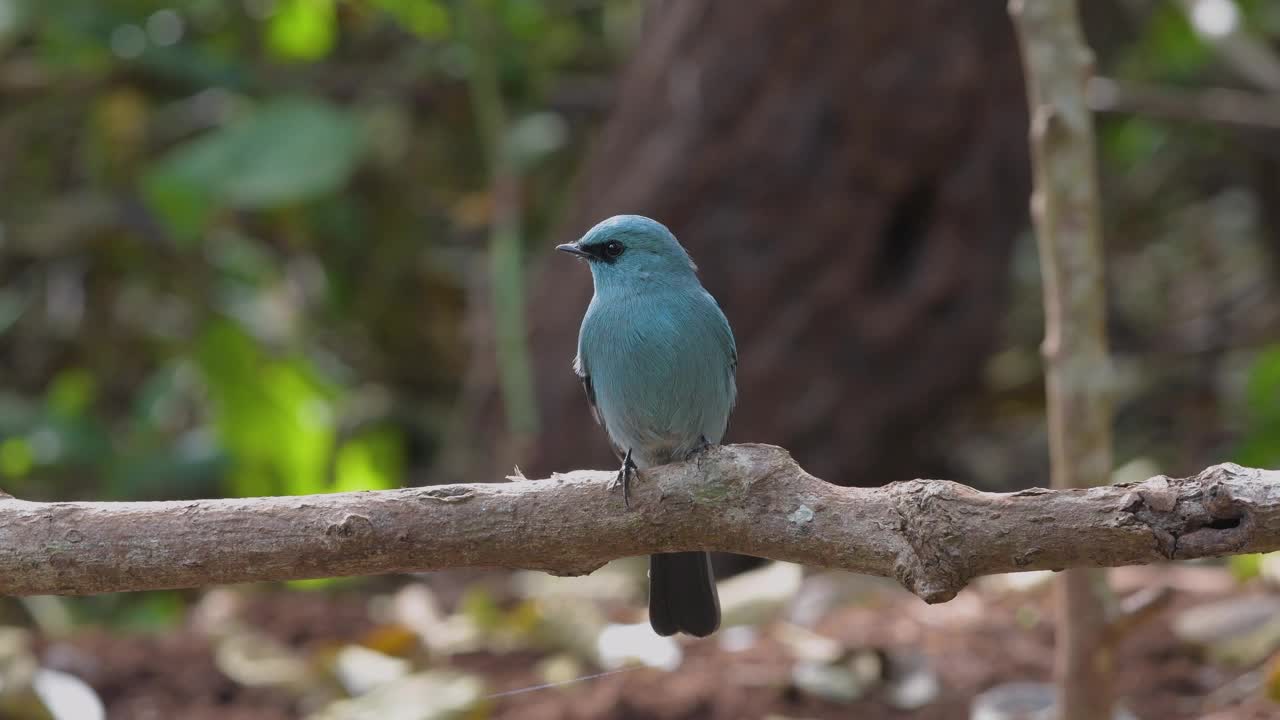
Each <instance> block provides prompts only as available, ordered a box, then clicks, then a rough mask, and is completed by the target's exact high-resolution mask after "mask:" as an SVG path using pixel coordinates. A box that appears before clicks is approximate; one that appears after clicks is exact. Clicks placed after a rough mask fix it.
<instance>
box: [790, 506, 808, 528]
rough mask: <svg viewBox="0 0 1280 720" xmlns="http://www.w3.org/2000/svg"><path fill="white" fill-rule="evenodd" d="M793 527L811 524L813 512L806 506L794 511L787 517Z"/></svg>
mask: <svg viewBox="0 0 1280 720" xmlns="http://www.w3.org/2000/svg"><path fill="white" fill-rule="evenodd" d="M787 519H788V520H790V521H791V523H792V524H793V525H807V524H809V523H811V522H813V510H812V509H810V507H809V506H808V505H801V506H800V507H798V508H796V511H795V512H793V513H791V514H790V515H788V516H787Z"/></svg>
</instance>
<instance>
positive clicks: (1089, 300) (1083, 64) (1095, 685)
mask: <svg viewBox="0 0 1280 720" xmlns="http://www.w3.org/2000/svg"><path fill="white" fill-rule="evenodd" d="M1009 11H1010V14H1011V15H1012V17H1013V20H1014V24H1015V26H1016V29H1017V32H1018V37H1019V41H1020V43H1021V46H1022V56H1023V64H1024V66H1025V74H1026V82H1027V96H1028V102H1029V103H1030V110H1031V132H1030V143H1031V157H1032V165H1033V170H1034V174H1035V190H1034V192H1033V194H1032V198H1031V212H1032V217H1033V220H1034V222H1035V229H1036V236H1037V238H1038V242H1039V247H1040V267H1041V272H1042V275H1043V278H1044V306H1045V339H1044V345H1043V347H1042V352H1043V355H1044V359H1045V381H1046V388H1047V393H1048V411H1049V418H1048V420H1049V453H1050V462H1051V470H1052V484H1053V487H1055V488H1073V487H1089V486H1093V485H1104V484H1106V483H1107V482H1108V480H1109V478H1110V474H1111V469H1112V456H1111V407H1110V402H1109V398H1108V394H1109V393H1108V385H1109V378H1110V373H1109V367H1110V366H1109V363H1108V360H1107V342H1106V316H1105V307H1106V305H1105V294H1104V292H1105V291H1104V276H1103V256H1102V231H1101V222H1100V219H1099V209H1098V207H1099V202H1098V184H1097V167H1096V161H1095V149H1094V133H1093V119H1092V115H1091V113H1090V110H1089V107H1088V105H1087V100H1086V92H1085V88H1086V85H1087V83H1088V81H1089V79H1090V77H1091V76H1092V74H1093V54H1092V53H1091V52H1090V50H1089V47H1088V45H1087V44H1086V43H1085V40H1084V37H1083V33H1082V32H1081V29H1080V20H1079V14H1078V10H1077V8H1076V3H1075V0H1011V2H1010V3H1009ZM1056 594H1057V601H1058V624H1057V658H1056V662H1055V676H1056V681H1057V683H1058V705H1057V707H1058V717H1059V718H1060V720H1099V719H1100V718H1110V717H1112V712H1113V710H1112V706H1113V702H1114V700H1113V689H1112V686H1111V681H1110V676H1111V664H1112V660H1111V651H1110V647H1109V643H1107V642H1106V638H1107V631H1108V627H1107V619H1108V618H1107V601H1108V594H1107V588H1106V583H1105V580H1104V578H1103V576H1102V575H1101V574H1100V573H1099V572H1098V571H1096V570H1072V571H1067V572H1064V573H1063V574H1062V576H1061V577H1060V578H1059V579H1058V582H1057V589H1056Z"/></svg>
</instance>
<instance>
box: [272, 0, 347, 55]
mask: <svg viewBox="0 0 1280 720" xmlns="http://www.w3.org/2000/svg"><path fill="white" fill-rule="evenodd" d="M337 35H338V16H337V10H336V8H335V7H334V2H333V0H284V1H283V2H281V3H280V4H279V6H278V7H277V8H276V12H275V14H274V15H272V16H271V21H270V24H269V25H268V26H267V47H268V48H270V49H271V51H272V52H273V53H274V54H275V55H276V56H278V57H281V58H284V59H286V60H319V59H320V58H322V57H324V56H325V55H328V54H329V51H330V50H332V49H333V45H334V42H335V41H336V39H337Z"/></svg>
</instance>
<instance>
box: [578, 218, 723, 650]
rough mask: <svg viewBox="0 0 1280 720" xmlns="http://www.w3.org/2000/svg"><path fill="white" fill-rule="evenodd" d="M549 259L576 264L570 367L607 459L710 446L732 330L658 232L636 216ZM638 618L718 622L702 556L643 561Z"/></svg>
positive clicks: (675, 456) (672, 628) (682, 624)
mask: <svg viewBox="0 0 1280 720" xmlns="http://www.w3.org/2000/svg"><path fill="white" fill-rule="evenodd" d="M560 249H561V250H565V251H566V252H571V253H573V254H575V255H578V256H580V257H583V258H585V259H586V260H588V262H589V265H590V267H591V274H592V278H593V281H594V284H595V295H594V296H593V297H592V299H591V304H590V306H589V307H588V308H587V313H586V316H585V317H584V318H583V321H582V329H581V331H580V333H579V338H578V355H577V358H576V360H575V361H574V369H575V371H576V372H577V373H578V375H579V376H581V377H582V379H583V385H584V387H585V388H586V390H587V397H588V400H589V402H590V403H591V406H592V410H593V412H594V413H595V414H596V419H597V420H598V421H599V422H600V424H601V425H603V426H604V428H605V431H606V432H607V434H608V436H609V441H610V442H611V444H612V445H613V447H614V449H615V451H617V453H618V455H619V457H622V456H624V455H626V454H627V453H630V457H631V459H632V460H633V461H634V462H635V464H636V466H637V467H639V468H646V467H654V466H657V465H662V464H665V463H669V462H673V461H677V460H683V459H685V458H686V457H688V456H689V455H690V454H692V453H693V452H694V451H696V450H698V449H699V448H701V447H703V446H704V445H707V444H715V443H718V442H720V440H721V438H722V437H723V436H724V432H725V428H726V426H727V425H728V421H729V413H730V411H731V410H732V409H733V404H734V400H735V398H736V394H737V388H736V384H735V379H734V376H735V372H736V370H737V349H736V346H735V344H734V339H733V332H732V331H731V330H730V328H729V322H728V321H727V320H726V319H725V316H724V313H723V312H722V311H721V310H720V307H719V305H717V304H716V301H715V299H714V298H712V297H711V295H710V294H709V293H708V292H707V291H706V290H705V289H703V287H702V284H701V283H700V282H699V281H698V277H697V274H696V267H695V266H694V264H693V261H692V260H691V259H690V258H689V255H688V253H687V252H685V250H684V248H683V247H682V246H681V245H680V243H679V242H678V241H677V240H676V238H675V236H674V235H672V234H671V232H670V231H669V230H667V228H666V227H664V226H663V225H661V224H660V223H657V222H655V221H653V220H650V219H649V218H645V217H641V216H638V215H620V216H617V217H613V218H609V219H608V220H605V221H604V222H602V223H600V224H599V225H596V226H595V227H594V228H592V229H591V230H590V231H588V232H587V234H586V235H584V236H583V237H582V239H580V240H579V241H578V242H577V243H573V244H572V245H562V246H560ZM650 586H651V587H650V595H651V598H650V621H651V622H652V623H653V625H654V629H655V630H657V631H658V632H659V633H661V634H671V633H672V632H676V631H681V630H683V631H685V632H690V633H691V634H695V635H705V634H708V633H710V632H711V631H713V630H714V629H715V627H716V626H717V625H718V623H719V605H718V601H717V600H716V597H715V586H714V579H713V578H712V576H711V574H710V567H709V563H708V559H707V556H706V554H705V553H673V554H668V555H658V556H654V559H653V562H652V564H651V569H650Z"/></svg>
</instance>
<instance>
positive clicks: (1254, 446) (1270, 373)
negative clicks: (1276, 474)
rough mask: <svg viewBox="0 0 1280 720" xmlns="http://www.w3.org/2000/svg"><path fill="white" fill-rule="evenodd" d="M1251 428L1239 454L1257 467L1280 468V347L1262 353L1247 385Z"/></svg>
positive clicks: (1241, 461) (1247, 404)
mask: <svg viewBox="0 0 1280 720" xmlns="http://www.w3.org/2000/svg"><path fill="white" fill-rule="evenodd" d="M1245 395H1246V398H1245V401H1246V407H1247V410H1248V412H1247V417H1248V422H1249V424H1248V427H1247V429H1246V433H1245V437H1244V438H1243V440H1242V441H1241V445H1240V448H1239V450H1238V451H1237V453H1236V456H1237V458H1238V462H1240V463H1241V464H1244V465H1250V466H1253V467H1276V466H1280V345H1276V346H1272V347H1270V348H1268V349H1266V350H1264V351H1262V352H1261V353H1260V354H1259V355H1258V358H1257V359H1256V360H1254V364H1253V368H1252V369H1251V370H1250V372H1249V379H1248V382H1247V383H1246V385H1245Z"/></svg>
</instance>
